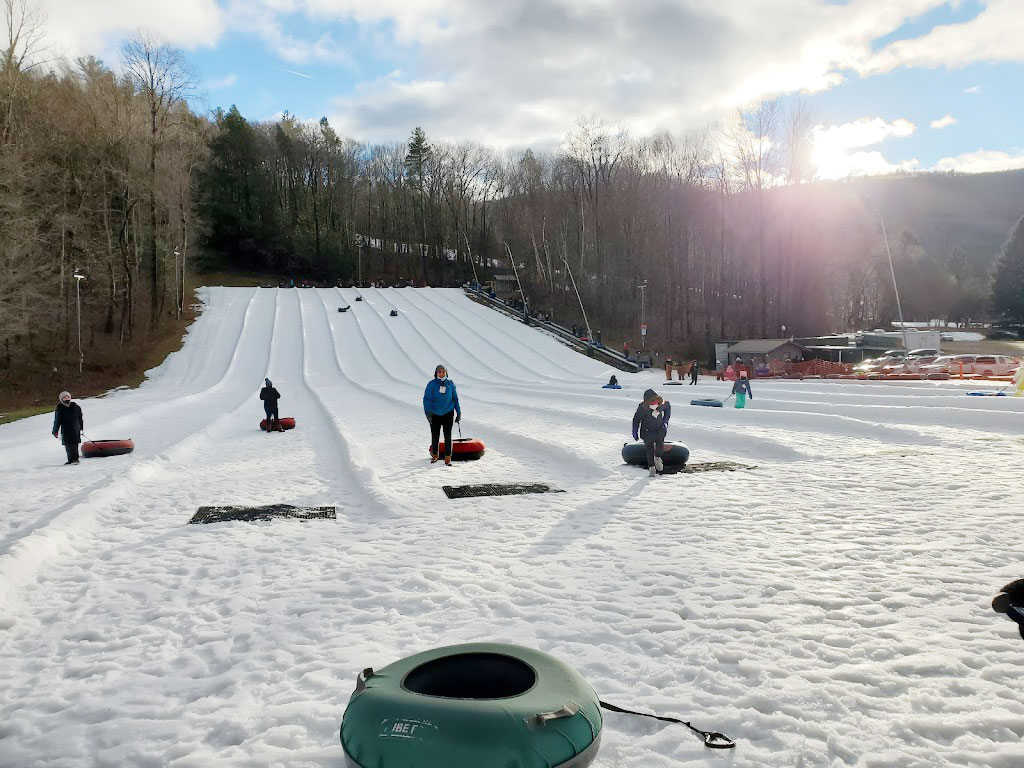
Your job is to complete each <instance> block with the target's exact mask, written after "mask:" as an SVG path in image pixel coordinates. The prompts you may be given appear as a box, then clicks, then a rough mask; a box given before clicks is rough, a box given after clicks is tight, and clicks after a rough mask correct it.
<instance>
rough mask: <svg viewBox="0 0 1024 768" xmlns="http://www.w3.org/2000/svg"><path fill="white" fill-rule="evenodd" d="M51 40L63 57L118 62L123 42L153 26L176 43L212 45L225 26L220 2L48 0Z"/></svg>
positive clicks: (44, 5)
mask: <svg viewBox="0 0 1024 768" xmlns="http://www.w3.org/2000/svg"><path fill="white" fill-rule="evenodd" d="M41 7H42V9H43V11H44V12H45V14H46V17H47V22H46V43H47V44H48V47H49V48H50V49H51V51H52V52H53V53H54V54H55V55H58V56H64V57H67V58H69V59H73V58H75V57H77V56H84V55H87V54H91V55H94V56H99V57H101V58H104V59H105V60H106V61H107V63H108V64H110V65H115V64H116V63H117V55H118V49H119V48H120V45H121V42H122V41H123V40H124V39H126V38H128V37H131V36H132V35H133V34H135V33H136V32H137V31H138V30H140V29H144V30H152V31H154V32H156V33H157V34H158V35H160V37H161V38H163V39H165V40H166V41H167V42H168V43H170V44H171V45H175V46H178V47H180V48H185V49H186V50H193V49H195V48H201V47H206V46H212V45H214V44H216V42H217V41H218V40H219V39H220V36H221V33H222V32H223V30H224V17H223V14H222V12H221V9H220V7H219V6H218V5H217V2H216V0H174V2H167V0H42V2H41Z"/></svg>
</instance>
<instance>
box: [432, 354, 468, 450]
mask: <svg viewBox="0 0 1024 768" xmlns="http://www.w3.org/2000/svg"><path fill="white" fill-rule="evenodd" d="M423 413H424V415H425V416H426V417H427V423H428V424H430V463H431V464H433V463H434V462H435V461H437V459H438V453H437V442H438V438H439V437H440V434H441V430H442V429H443V430H444V463H445V466H447V467H450V466H451V465H452V420H453V418H454V422H455V423H456V424H458V423H459V422H460V421H461V420H462V408H461V406H460V405H459V394H458V392H456V391H455V382H454V381H452V380H451V379H449V378H448V369H447V368H445V367H444V366H443V365H438V366H437V367H436V368H435V369H434V378H433V379H431V380H430V381H429V382H427V387H426V389H424V390H423Z"/></svg>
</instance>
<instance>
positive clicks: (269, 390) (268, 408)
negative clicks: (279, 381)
mask: <svg viewBox="0 0 1024 768" xmlns="http://www.w3.org/2000/svg"><path fill="white" fill-rule="evenodd" d="M263 381H264V382H266V386H264V387H263V389H261V390H260V400H262V401H263V410H264V412H266V414H267V432H275V431H276V432H284V428H283V427H282V426H281V421H280V418H281V417H280V416H279V415H278V413H277V401H278V400H280V399H281V393H280V392H278V391H277V390H276V389H274V385H273V384H272V383H271V381H270V379H264V380H263Z"/></svg>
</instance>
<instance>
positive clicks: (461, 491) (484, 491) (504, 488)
mask: <svg viewBox="0 0 1024 768" xmlns="http://www.w3.org/2000/svg"><path fill="white" fill-rule="evenodd" d="M441 490H442V491H444V493H445V496H447V497H448V498H449V499H466V498H469V497H471V496H514V495H516V494H520V493H565V491H562V490H559V489H558V488H552V487H551V486H550V485H544V484H543V483H513V484H511V485H507V484H501V483H490V484H485V485H442V486H441Z"/></svg>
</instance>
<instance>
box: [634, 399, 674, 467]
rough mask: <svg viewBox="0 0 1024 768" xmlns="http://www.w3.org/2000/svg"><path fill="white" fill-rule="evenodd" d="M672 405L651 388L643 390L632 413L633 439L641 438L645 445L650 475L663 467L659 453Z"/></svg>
mask: <svg viewBox="0 0 1024 768" xmlns="http://www.w3.org/2000/svg"><path fill="white" fill-rule="evenodd" d="M671 416H672V405H671V404H670V403H669V402H668V401H667V400H665V399H664V398H663V397H662V396H661V395H659V394H658V393H657V392H655V391H654V390H653V389H648V390H647V391H646V392H644V401H643V402H642V403H640V405H638V406H637V408H636V413H634V414H633V439H634V440H643V441H644V445H645V446H646V447H647V468H648V470H649V471H650V474H651V477H654V476H655V474H657V473H658V472H661V471H662V470H663V469H665V465H664V463H663V462H662V460H661V455H662V454H663V453H664V452H665V436H666V435H667V434H668V420H669V419H670V418H671Z"/></svg>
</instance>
